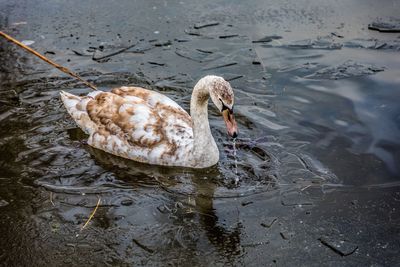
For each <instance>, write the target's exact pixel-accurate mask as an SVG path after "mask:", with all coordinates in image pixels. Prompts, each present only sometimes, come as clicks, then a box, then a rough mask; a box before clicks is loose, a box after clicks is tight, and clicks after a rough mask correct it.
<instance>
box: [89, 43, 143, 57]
mask: <svg viewBox="0 0 400 267" xmlns="http://www.w3.org/2000/svg"><path fill="white" fill-rule="evenodd" d="M135 45H136V44H133V45H130V46H128V47H125V48H122V49H120V50H118V51H115V52H113V53H111V54H108V55H105V56H101V57H95V54H93V57H92V59H93V60H94V61H99V60H103V59H107V58H110V57H113V56H116V55H118V54H121V53H123V52H125V51H126V50H128V49H131V48H132V47H134V46H135Z"/></svg>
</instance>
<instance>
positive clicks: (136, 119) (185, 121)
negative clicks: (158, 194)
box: [61, 87, 193, 166]
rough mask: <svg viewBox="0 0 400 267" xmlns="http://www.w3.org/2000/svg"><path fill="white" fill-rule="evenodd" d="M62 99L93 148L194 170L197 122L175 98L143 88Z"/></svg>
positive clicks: (143, 160)
mask: <svg viewBox="0 0 400 267" xmlns="http://www.w3.org/2000/svg"><path fill="white" fill-rule="evenodd" d="M61 98H62V101H63V102H64V105H65V107H66V108H67V110H68V112H69V114H70V115H71V116H72V117H73V118H74V120H75V121H76V123H77V124H78V126H79V127H80V128H81V129H82V130H83V131H84V132H85V133H87V134H88V135H89V139H88V144H89V145H91V146H93V147H95V148H98V149H101V150H104V151H106V152H108V153H111V154H114V155H117V156H121V157H124V158H128V159H132V160H136V161H139V162H144V163H150V164H158V165H174V166H188V165H190V163H189V162H190V161H191V159H190V158H189V157H188V156H189V155H191V153H190V152H191V150H192V149H193V130H192V120H191V117H190V116H189V114H188V113H187V112H186V111H185V110H183V109H182V108H181V107H180V106H179V105H178V104H177V103H175V102H174V101H173V100H171V99H170V98H168V97H166V96H164V95H162V94H159V93H157V92H153V91H150V90H146V89H143V88H139V87H121V88H115V89H113V90H112V91H111V92H102V91H96V92H92V93H90V94H89V95H88V96H83V97H80V96H75V95H72V94H69V93H66V92H61Z"/></svg>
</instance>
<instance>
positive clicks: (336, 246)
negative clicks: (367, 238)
mask: <svg viewBox="0 0 400 267" xmlns="http://www.w3.org/2000/svg"><path fill="white" fill-rule="evenodd" d="M318 240H319V241H321V243H322V244H324V245H325V246H327V247H328V248H330V249H332V250H333V251H334V252H336V253H337V254H339V255H340V256H349V255H351V254H353V253H354V252H355V251H356V250H357V249H358V246H357V245H356V244H354V243H352V242H349V241H347V240H344V239H342V238H339V239H338V238H334V237H329V236H323V237H320V238H319V239H318Z"/></svg>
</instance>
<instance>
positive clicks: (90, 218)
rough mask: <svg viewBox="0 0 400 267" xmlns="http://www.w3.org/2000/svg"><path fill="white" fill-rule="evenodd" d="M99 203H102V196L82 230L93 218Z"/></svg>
mask: <svg viewBox="0 0 400 267" xmlns="http://www.w3.org/2000/svg"><path fill="white" fill-rule="evenodd" d="M99 205H100V198H99V200H97V205H96V208H94V210H93V212H92V213H91V214H90V216H89V219H88V220H87V221H86V223H85V224H84V225H83V226H82V228H81V231H82V230H83V229H85V227H86V225H88V223H89V222H90V220H92V218H93V216H94V214H95V213H96V211H97V208H98V207H99Z"/></svg>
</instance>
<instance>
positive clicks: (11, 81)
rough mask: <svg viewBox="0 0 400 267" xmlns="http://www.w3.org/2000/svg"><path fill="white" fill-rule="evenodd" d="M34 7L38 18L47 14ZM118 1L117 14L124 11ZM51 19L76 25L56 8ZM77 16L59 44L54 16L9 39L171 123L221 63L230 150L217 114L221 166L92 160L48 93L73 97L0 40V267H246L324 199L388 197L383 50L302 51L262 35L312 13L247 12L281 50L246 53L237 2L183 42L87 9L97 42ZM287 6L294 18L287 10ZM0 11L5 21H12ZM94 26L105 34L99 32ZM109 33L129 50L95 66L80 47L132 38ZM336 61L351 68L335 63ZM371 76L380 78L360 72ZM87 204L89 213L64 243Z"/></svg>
mask: <svg viewBox="0 0 400 267" xmlns="http://www.w3.org/2000/svg"><path fill="white" fill-rule="evenodd" d="M38 2H39V5H40V6H41V7H42V8H41V9H40V10H42V11H40V12H44V11H43V10H46V7H47V5H48V4H46V3H42V2H41V1H38ZM128 2H129V3H125V4H126V5H127V6H129V7H130V8H131V10H132V12H139V11H137V8H136V7H135V5H134V3H133V2H132V3H131V2H130V1H128ZM153 2H154V1H148V2H146V4H143V5H145V6H144V7H142V8H149V10H151V12H155V13H154V16H155V17H158V18H161V17H162V16H164V15H166V14H169V15H173V16H175V15H176V13H180V14H185V13H186V12H189V13H190V14H192V13H191V12H193V13H196V16H195V15H193V14H192V15H193V17H198V16H197V15H198V14H197V11H194V10H198V9H193V10H189V11H188V10H187V9H190V8H189V7H192V5H193V4H187V5H182V6H181V4H179V6H178V4H177V3H165V5H164V6H163V7H161V6H158V3H153ZM259 4H260V6H263V5H265V4H263V3H259ZM1 5H3V4H1ZM1 5H0V6H1ZM29 5H31V4H29ZM57 5H60V6H61V7H63V8H62V10H64V11H65V12H67V13H68V14H69V16H71V17H73V18H76V14H75V12H72V11H71V10H70V9H69V7H67V3H63V1H59V2H58V3H57ZM82 5H83V6H82V7H81V8H82V9H83V10H85V9H88V10H89V11H88V14H89V15H88V16H87V17H82V18H81V19H82V20H83V21H82V22H79V23H78V24H79V25H78V24H77V25H75V26H74V28H75V27H76V31H77V32H72V33H71V32H70V31H71V29H70V28H69V27H70V26H68V23H66V22H68V21H70V20H71V18H70V17H65V16H67V15H65V16H64V15H63V14H58V13H57V14H58V15H57V16H59V18H57V19H55V20H56V21H57V29H55V28H53V26H49V27H50V28H46V30H44V29H43V28H42V27H44V26H43V25H42V24H41V23H38V24H35V23H32V25H31V24H30V22H29V23H28V26H26V28H23V27H20V28H16V29H14V30H15V31H14V33H15V35H16V36H17V37H21V38H23V37H26V38H28V37H30V36H29V32H34V30H35V29H38V30H39V32H42V33H43V38H42V39H41V40H40V39H38V40H35V45H37V48H40V49H44V47H46V49H49V50H54V51H56V53H55V55H54V58H55V59H57V61H58V62H60V63H62V64H68V66H72V67H73V68H74V69H75V70H77V71H80V72H82V71H83V70H85V72H82V74H83V76H85V77H86V78H87V79H89V80H92V81H93V82H95V83H96V84H97V85H98V86H99V87H100V88H102V89H103V90H110V88H111V87H113V86H119V85H127V84H135V85H141V86H145V87H148V88H150V89H153V90H158V91H161V92H162V93H165V94H167V95H169V96H171V97H172V98H173V99H176V100H177V102H178V103H179V104H182V106H183V107H184V108H186V109H188V107H189V101H190V92H191V89H190V88H191V86H193V84H194V83H195V82H196V80H197V79H198V78H200V77H201V76H203V75H206V74H210V70H207V69H209V67H210V66H223V65H229V64H230V65H229V66H227V67H223V68H222V67H221V68H216V69H213V70H212V73H213V74H217V75H222V76H224V77H227V79H228V78H230V79H232V81H231V83H232V86H233V88H234V90H235V97H236V104H235V112H236V118H237V122H238V126H239V129H240V130H239V131H240V136H239V137H238V138H237V139H236V140H233V141H232V140H230V139H229V138H228V137H227V135H226V133H225V131H226V130H225V129H224V125H223V122H222V120H221V117H220V114H219V112H218V111H216V110H215V109H214V108H212V107H211V106H210V112H209V113H210V125H211V127H212V132H213V135H214V137H215V139H216V142H217V144H218V146H219V149H220V154H221V158H220V162H219V163H218V164H217V165H216V166H213V167H211V168H207V169H204V170H193V169H186V168H168V167H161V166H150V165H145V164H140V163H135V162H132V161H128V160H125V159H121V158H118V157H115V156H112V155H109V154H106V153H104V152H102V151H100V150H96V149H93V148H91V147H89V146H88V145H86V144H85V140H86V138H87V136H85V135H84V133H83V132H82V131H80V130H79V129H77V127H76V125H75V124H74V122H73V121H72V119H71V118H70V117H69V116H68V114H67V113H66V111H65V109H64V107H63V106H62V104H61V101H60V99H59V95H58V93H59V90H60V89H63V90H69V91H70V92H71V93H76V94H81V93H87V92H88V90H87V89H85V88H82V87H80V85H79V84H78V83H76V82H74V81H72V80H71V79H69V78H66V77H60V74H59V73H56V72H55V71H54V72H53V70H51V69H46V66H42V65H39V64H36V61H32V59H30V57H29V56H27V55H26V54H22V53H20V52H18V50H16V48H15V47H13V46H12V45H10V44H8V43H5V42H3V41H0V55H1V62H2V65H1V64H0V65H1V68H2V69H1V70H2V72H1V78H2V79H1V84H0V98H1V99H0V103H1V104H0V122H1V125H2V127H1V128H0V211H1V212H2V214H4V216H3V219H0V233H1V235H2V238H1V241H0V242H2V243H0V248H1V250H0V261H2V262H5V264H7V263H8V264H11V263H14V262H15V259H19V258H21V255H24V256H25V257H24V259H22V263H21V265H24V263H25V265H28V264H30V263H32V262H34V263H35V265H45V264H47V265H48V264H49V263H54V265H63V264H64V265H70V264H72V265H74V264H75V265H77V264H87V265H99V264H100V263H102V264H104V265H118V266H119V265H148V266H158V265H162V264H161V263H165V262H168V263H170V264H171V265H185V266H187V265H194V266H199V265H200V266H207V265H221V266H222V265H240V264H241V263H243V262H246V263H252V264H254V262H252V261H251V259H248V258H247V260H244V259H246V257H247V256H248V255H249V254H248V253H249V251H250V249H254V250H255V251H257V253H259V255H262V257H261V258H268V262H267V263H268V264H270V263H271V262H273V261H272V260H273V257H274V255H275V254H277V255H281V254H280V253H281V251H283V250H285V248H287V247H285V246H286V245H287V244H288V243H290V242H287V239H285V238H283V237H282V236H285V233H286V232H285V231H286V230H287V228H288V225H290V223H289V222H290V221H291V219H292V217H293V216H295V215H296V214H299V213H304V212H307V211H308V209H309V208H311V207H313V206H314V205H316V204H315V203H316V202H318V201H320V200H321V199H324V198H325V197H326V194H327V192H328V191H332V190H334V189H335V188H338V187H343V188H358V187H360V188H361V187H368V188H378V187H391V186H396V185H398V178H399V173H400V170H399V162H400V160H399V159H400V158H399V157H400V154H399V151H400V143H399V138H398V137H399V136H400V133H399V129H400V117H399V114H400V109H399V105H398V103H397V102H398V99H399V98H400V91H399V90H398V87H399V80H398V77H399V71H400V63H399V61H398V51H393V50H390V49H385V50H377V49H355V48H351V47H348V46H346V45H345V43H346V42H345V41H351V40H343V41H340V40H336V39H335V45H334V46H332V43H330V41H329V40H330V39H329V38H317V36H306V37H308V38H311V39H312V40H318V42H315V41H314V42H312V41H304V40H305V36H303V35H307V34H308V35H311V34H314V33H313V32H312V31H305V32H302V34H301V36H297V35H296V34H299V33H298V32H297V33H294V32H290V31H289V30H288V29H286V28H285V29H281V28H279V27H278V28H277V27H275V26H273V27H272V28H271V25H275V24H274V23H276V21H275V20H276V19H280V18H282V16H283V17H284V18H286V19H287V20H289V21H291V22H293V23H294V24H298V21H297V20H301V19H302V18H303V17H304V18H306V21H307V23H311V26H310V25H309V27H312V26H315V24H318V23H316V22H315V21H318V20H313V19H315V18H313V15H312V14H313V12H311V13H310V11H307V10H303V12H298V10H297V9H296V8H292V7H290V8H289V7H282V8H276V7H274V8H272V9H266V10H264V11H265V12H262V11H259V10H257V12H256V15H257V16H256V18H257V19H259V20H260V21H258V23H260V24H262V25H263V27H264V26H265V27H267V28H268V27H269V28H268V29H269V31H277V33H280V35H282V39H279V40H275V41H273V42H272V43H271V44H270V43H268V44H263V43H261V44H260V43H254V44H253V43H250V42H249V39H252V38H253V35H252V34H253V33H254V34H258V32H257V31H258V30H259V28H258V27H259V26H257V27H255V28H254V23H250V26H249V25H247V23H249V22H248V19H249V17H247V16H245V15H243V12H244V11H243V10H248V9H247V8H248V7H247V6H246V8H245V9H243V6H241V5H242V4H240V3H236V4H231V5H232V6H230V7H229V11H230V12H231V13H235V12H237V13H236V15H237V16H236V17H235V16H233V17H234V18H235V21H234V22H232V24H231V23H225V22H224V23H222V22H221V23H220V25H218V26H212V27H205V28H204V29H201V30H199V31H194V29H192V28H191V29H190V30H193V32H190V34H187V32H188V31H186V33H185V30H188V29H187V25H186V23H185V25H182V24H181V23H176V27H178V28H179V30H176V29H175V28H174V30H172V29H171V28H170V26H168V23H165V25H164V23H163V25H158V24H157V25H154V21H153V20H152V19H151V18H152V17H154V16H149V17H150V19H149V21H147V19H148V18H146V19H145V20H146V22H148V23H149V25H152V27H153V26H154V30H153V29H151V30H149V29H144V28H142V26H141V27H140V28H139V29H137V28H135V31H133V30H132V29H133V28H132V27H133V26H132V25H135V26H136V25H142V24H143V21H142V20H141V19H140V17H141V16H140V15H141V12H142V11H140V12H139V13H137V14H136V13H135V14H136V15H137V16H135V15H132V14H128V15H129V16H128V15H127V14H125V13H124V12H123V10H117V11H115V10H114V11H113V9H110V10H111V11H110V12H111V15H112V16H111V15H110V16H111V17H110V16H109V14H108V13H107V14H104V13H103V12H104V10H97V12H99V13H101V14H104V18H102V19H101V21H102V23H103V20H104V21H107V23H106V24H105V25H104V27H103V28H102V29H101V30H100V29H97V28H96V27H95V26H94V25H97V22H98V20H100V19H99V18H98V17H97V15H96V14H97V13H96V14H95V13H93V11H91V9H89V7H90V8H92V6H91V5H90V4H87V3H84V4H82ZM147 5H149V6H147ZM212 5H215V3H212ZM296 5H299V6H297V7H298V8H299V10H301V8H302V6H301V4H296ZM325 5H326V4H324V5H323V6H325ZM171 6H172V7H171ZM154 7H156V8H154ZM7 8H8V9H10V10H13V8H12V7H11V6H8V5H7ZM14 8H16V10H17V11H15V12H16V14H15V16H16V17H17V18H19V17H21V13H20V12H21V11H18V10H19V9H18V7H17V6H16V7H14ZM52 8H54V7H52ZM115 8H117V9H118V7H115ZM160 9H162V10H163V12H160ZM60 10H61V9H60ZM105 10H108V8H107V9H105ZM135 10H136V11H135ZM324 10H325V9H323V8H322V9H321V10H320V11H321V12H322V13H324V12H325V11H324ZM239 11H240V12H239ZM107 12H108V11H107ZM158 12H160V13H158ZM214 12H216V13H212V14H208V12H207V14H206V15H205V16H206V17H205V18H207V19H209V18H210V17H211V18H212V19H213V20H215V19H216V18H218V19H220V18H221V16H220V12H221V10H220V9H219V8H215V10H214ZM246 12H249V11H246ZM122 14H125V15H122ZM152 14H153V13H152ZM213 14H214V15H213ZM215 14H217V15H218V16H217V15H215ZM284 14H286V15H284ZM318 14H319V13H318ZM324 14H325V13H324ZM117 15H118V16H117ZM1 16H3V14H2V13H1V12H0V18H1V19H0V25H1V26H4V27H6V29H8V30H11V29H12V25H10V24H9V23H8V22H7V23H5V22H4V21H7V20H8V18H6V19H3V18H2V17H1ZM119 16H122V17H124V19H125V20H126V22H127V23H123V24H121V23H118V24H119V25H118V27H116V26H115V25H114V24H113V23H114V21H115V20H114V19H113V18H115V17H118V18H119ZM173 16H172V17H173ZM212 16H216V17H212ZM142 17H143V16H142ZM250 17H251V18H252V19H250V20H251V21H253V19H254V18H253V15H251V16H250ZM170 19H171V18H169V19H168V21H169V20H170ZM207 19H206V20H207ZM137 20H138V21H137ZM270 20H273V21H270ZM118 21H119V20H118ZM277 21H278V20H277ZM309 21H311V22H309ZM196 22H198V21H196ZM235 23H236V24H235ZM240 23H242V24H243V25H238V24H240ZM263 23H264V24H263ZM271 23H272V24H271ZM320 23H322V22H320ZM45 24H46V25H52V23H45ZM61 24H62V25H61ZM64 24H65V25H64ZM120 24H121V25H120ZM106 25H112V26H106ZM244 25H247V26H244ZM318 25H319V24H318ZM285 27H286V26H285ZM293 27H294V28H296V27H297V26H293ZM317 27H320V26H317ZM104 28H112V30H109V31H107V33H105V31H104ZM249 28H250V30H249ZM360 28H361V27H360ZM335 29H336V30H340V29H341V28H339V29H338V28H335ZM336 30H335V31H336ZM346 30H347V31H352V30H354V29H353V28H352V27H350V28H346ZM74 31H75V30H74ZM331 31H332V30H329V32H331ZM89 32H90V35H88V33H89ZM114 32H121V33H130V34H132V32H135V34H136V35H135V36H136V37H137V39H138V40H137V41H138V44H139V45H138V46H137V47H136V49H137V50H135V51H128V52H126V53H125V54H123V55H119V56H116V57H113V58H111V59H110V60H108V61H106V62H100V63H99V62H94V61H93V60H92V59H91V56H90V55H89V56H88V54H87V53H89V52H87V51H88V50H89V51H91V50H90V49H92V50H93V47H95V48H96V47H97V46H99V45H101V46H102V47H103V48H102V49H104V50H105V51H100V52H102V53H104V54H107V53H112V52H115V50H118V49H121V48H122V47H124V45H125V44H126V43H129V42H128V40H130V39H132V40H130V41H133V38H131V37H132V36H131V35H129V36H130V37H129V38H128V37H127V35H126V36H122V37H121V36H117V37H115V36H113V37H112V38H111V37H110V36H109V35H110V34H114ZM148 32H151V33H154V32H158V33H154V36H153V34H151V36H149V35H148V34H149V33H148ZM238 33H240V34H238ZM164 34H165V35H164ZM168 34H169V35H168ZM263 34H264V33H263ZM269 34H270V33H269ZM274 34H275V32H274ZM71 35H73V36H72V37H71ZM221 36H222V38H221ZM227 36H228V37H227ZM229 36H230V37H229ZM77 37H79V38H77ZM332 38H333V37H332ZM335 38H336V37H335ZM337 38H338V37H337ZM97 39H98V40H99V41H96V40H97ZM164 39H165V40H164ZM253 39H254V38H253ZM168 40H170V42H167V41H168ZM171 40H173V41H171ZM293 42H295V44H296V45H293ZM359 42H360V43H361V45H362V44H363V42H362V41H359ZM169 43H170V44H169ZM338 43H339V44H340V45H337V44H338ZM155 44H157V45H155ZM288 44H289V45H288ZM290 44H292V45H290ZM143 47H144V48H143ZM67 48H68V49H67ZM96 49H97V48H96ZM185 49H186V50H185ZM72 50H74V51H76V52H78V53H76V52H70V51H72ZM96 51H97V50H96ZM185 51H186V52H185ZM187 51H189V52H187ZM190 51H197V52H195V53H196V54H195V55H191V54H190ZM199 53H200V54H199ZM79 54H84V55H83V56H82V55H81V56H79ZM182 55H184V56H182ZM15 59H16V60H15ZM67 59H73V60H72V62H73V64H72V63H69V62H70V61H67ZM348 60H353V61H354V62H358V63H357V64H353V65H351V64H350V66H349V64H347V65H346V64H344V63H345V62H347V61H348ZM148 62H153V63H154V62H158V63H160V64H158V65H157V64H148ZM161 63H162V64H164V65H162V64H161ZM232 63H235V64H232ZM69 64H71V65H69ZM371 64H374V65H376V66H382V67H384V71H383V72H374V71H373V69H374V68H372V67H371V69H368V67H367V70H366V69H365V66H370V65H371ZM354 66H355V67H354ZM358 67H360V68H361V69H355V68H358ZM332 71H333V72H334V73H331V72H332ZM335 71H336V72H340V73H339V74H338V73H335ZM344 76H345V77H346V78H345V79H344V78H343V79H342V77H344ZM332 77H334V78H335V77H336V78H337V77H339V78H340V79H337V80H335V79H332ZM98 197H100V198H101V200H102V201H101V206H100V207H99V209H98V211H97V213H96V215H95V217H94V218H93V220H92V221H91V223H90V225H89V226H88V227H87V228H86V229H85V230H84V231H82V232H79V229H80V227H81V226H82V224H83V223H84V222H85V221H86V219H87V217H88V215H89V214H90V212H91V211H92V210H93V208H94V207H95V206H96V202H97V198H98ZM306 214H307V213H306ZM308 214H309V213H308ZM275 221H277V222H276V223H275ZM260 222H262V224H260ZM268 222H273V223H275V225H276V226H274V227H275V228H272V226H268V225H269V223H268ZM260 225H264V226H260ZM265 225H267V226H265ZM299 225H300V224H299ZM296 226H297V227H300V228H301V225H300V226H298V225H296ZM270 228H271V229H270ZM302 231H303V230H301V231H298V233H299V235H301V234H302V233H303V234H304V233H305V232H304V231H303V232H302ZM76 234H79V236H78V237H77V236H76ZM273 234H275V236H274V235H273ZM289 236H290V235H289ZM303 237H304V236H303ZM303 237H302V238H303ZM284 242H287V243H284ZM9 244H12V245H11V246H12V247H11V248H9ZM267 244H270V245H271V247H272V248H273V250H271V251H272V252H271V253H270V254H271V255H270V254H268V255H267V253H265V251H269V250H268V249H269V248H266V247H265V245H267ZM296 246H297V247H302V246H303V244H297V245H296ZM282 248H283V249H282ZM258 249H259V250H261V252H260V251H258ZM11 250H12V251H13V252H12V253H10V251H11ZM283 257H284V256H283ZM270 259H271V261H269V260H270ZM256 263H257V262H256ZM100 265H101V264H100ZM254 265H257V264H254Z"/></svg>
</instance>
